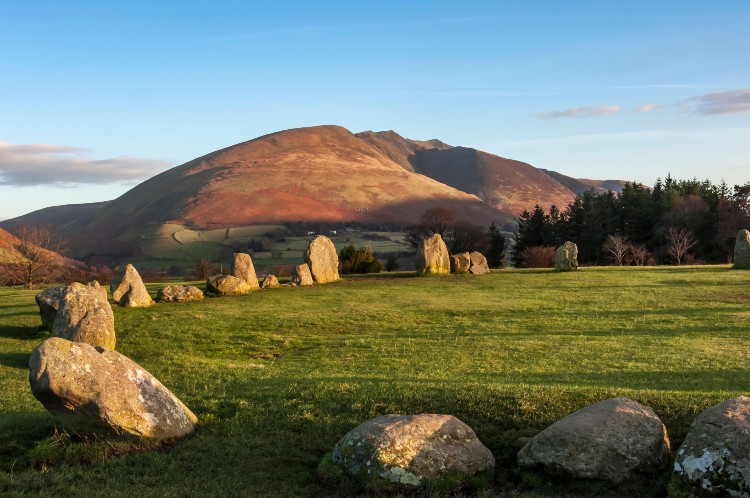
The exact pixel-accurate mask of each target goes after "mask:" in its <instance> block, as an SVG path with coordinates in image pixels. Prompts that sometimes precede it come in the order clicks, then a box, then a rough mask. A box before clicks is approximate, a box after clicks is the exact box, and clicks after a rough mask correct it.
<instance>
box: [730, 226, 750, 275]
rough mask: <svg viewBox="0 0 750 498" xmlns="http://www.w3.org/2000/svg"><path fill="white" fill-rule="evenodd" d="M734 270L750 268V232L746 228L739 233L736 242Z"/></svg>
mask: <svg viewBox="0 0 750 498" xmlns="http://www.w3.org/2000/svg"><path fill="white" fill-rule="evenodd" d="M734 268H742V269H748V268H750V232H748V231H747V230H746V229H744V228H743V229H742V230H740V231H739V232H737V240H736V241H735V242H734Z"/></svg>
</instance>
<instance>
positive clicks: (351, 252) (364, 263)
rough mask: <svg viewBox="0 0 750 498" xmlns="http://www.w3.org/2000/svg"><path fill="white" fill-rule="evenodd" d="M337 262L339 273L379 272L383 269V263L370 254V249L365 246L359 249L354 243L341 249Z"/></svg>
mask: <svg viewBox="0 0 750 498" xmlns="http://www.w3.org/2000/svg"><path fill="white" fill-rule="evenodd" d="M339 264H340V265H341V273H344V274H347V273H380V272H381V271H383V263H381V262H380V261H379V260H377V259H375V257H374V256H373V255H372V249H371V248H370V247H369V246H367V247H363V248H361V249H357V248H356V247H354V244H349V245H348V246H346V247H344V248H343V249H341V252H340V253H339Z"/></svg>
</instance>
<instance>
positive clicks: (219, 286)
mask: <svg viewBox="0 0 750 498" xmlns="http://www.w3.org/2000/svg"><path fill="white" fill-rule="evenodd" d="M206 290H207V291H208V292H209V293H210V294H216V295H219V296H232V295H236V294H247V293H248V292H251V291H253V290H256V288H254V287H252V286H251V285H250V284H248V283H247V282H245V281H244V280H242V279H240V278H237V277H233V276H232V275H214V276H213V277H209V279H208V280H206Z"/></svg>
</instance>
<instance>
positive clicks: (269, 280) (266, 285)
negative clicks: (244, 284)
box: [260, 275, 281, 289]
mask: <svg viewBox="0 0 750 498" xmlns="http://www.w3.org/2000/svg"><path fill="white" fill-rule="evenodd" d="M279 287H281V284H280V283H279V279H278V278H276V275H266V278H264V279H263V285H261V286H260V288H261V289H277V288H279Z"/></svg>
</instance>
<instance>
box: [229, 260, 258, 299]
mask: <svg viewBox="0 0 750 498" xmlns="http://www.w3.org/2000/svg"><path fill="white" fill-rule="evenodd" d="M232 276H233V277H237V278H239V279H240V280H244V281H245V283H247V285H249V286H250V287H251V288H252V290H258V289H260V285H258V277H257V276H256V275H255V266H253V259H252V258H251V257H250V255H249V254H246V253H244V252H236V253H234V262H233V264H232Z"/></svg>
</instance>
